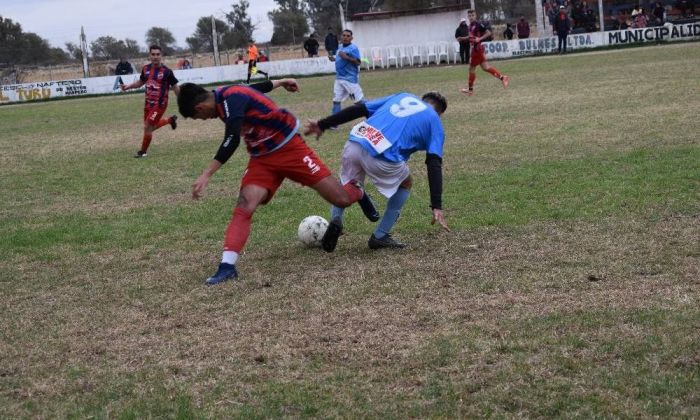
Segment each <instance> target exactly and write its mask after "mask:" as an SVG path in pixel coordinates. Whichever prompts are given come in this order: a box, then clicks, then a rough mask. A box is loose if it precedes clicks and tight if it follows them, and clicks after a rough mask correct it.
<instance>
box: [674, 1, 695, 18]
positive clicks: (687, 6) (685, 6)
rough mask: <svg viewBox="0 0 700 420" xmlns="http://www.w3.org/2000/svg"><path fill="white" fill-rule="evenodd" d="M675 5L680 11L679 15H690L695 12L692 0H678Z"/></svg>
mask: <svg viewBox="0 0 700 420" xmlns="http://www.w3.org/2000/svg"><path fill="white" fill-rule="evenodd" d="M676 7H677V8H678V10H680V11H681V17H684V18H686V17H692V16H693V15H694V14H695V2H694V1H693V0H678V1H677V2H676Z"/></svg>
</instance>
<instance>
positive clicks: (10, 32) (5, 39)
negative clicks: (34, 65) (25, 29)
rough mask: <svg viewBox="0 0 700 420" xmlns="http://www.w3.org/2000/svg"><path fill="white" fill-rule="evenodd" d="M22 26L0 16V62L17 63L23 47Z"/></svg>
mask: <svg viewBox="0 0 700 420" xmlns="http://www.w3.org/2000/svg"><path fill="white" fill-rule="evenodd" d="M22 43H23V33H22V26H21V25H20V24H19V23H15V22H13V21H12V19H6V18H3V17H2V16H0V63H12V64H16V63H19V61H20V58H21V56H22V53H23V51H22V49H23V45H22Z"/></svg>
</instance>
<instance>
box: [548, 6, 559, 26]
mask: <svg viewBox="0 0 700 420" xmlns="http://www.w3.org/2000/svg"><path fill="white" fill-rule="evenodd" d="M547 19H549V24H550V25H551V26H552V27H554V21H555V20H556V19H557V9H556V8H555V7H554V5H552V7H550V8H549V10H548V11H547Z"/></svg>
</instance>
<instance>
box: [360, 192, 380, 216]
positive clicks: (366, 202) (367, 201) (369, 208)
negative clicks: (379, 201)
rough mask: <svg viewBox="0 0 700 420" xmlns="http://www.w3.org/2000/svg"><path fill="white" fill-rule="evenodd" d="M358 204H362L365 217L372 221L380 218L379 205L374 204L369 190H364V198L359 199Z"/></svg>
mask: <svg viewBox="0 0 700 420" xmlns="http://www.w3.org/2000/svg"><path fill="white" fill-rule="evenodd" d="M357 204H359V205H360V208H361V209H362V213H364V214H365V217H366V218H367V219H368V220H369V221H370V222H376V221H377V220H379V217H380V215H379V212H378V211H377V207H376V206H375V205H374V201H373V200H372V197H370V196H369V194H367V191H364V194H362V198H360V201H358V202H357Z"/></svg>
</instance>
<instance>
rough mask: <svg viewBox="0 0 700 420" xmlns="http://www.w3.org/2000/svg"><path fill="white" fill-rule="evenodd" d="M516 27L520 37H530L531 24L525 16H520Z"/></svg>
mask: <svg viewBox="0 0 700 420" xmlns="http://www.w3.org/2000/svg"><path fill="white" fill-rule="evenodd" d="M516 29H517V31H518V38H520V39H526V38H529V37H530V24H529V23H527V21H526V20H525V16H520V20H519V21H518V24H517V25H516Z"/></svg>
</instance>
